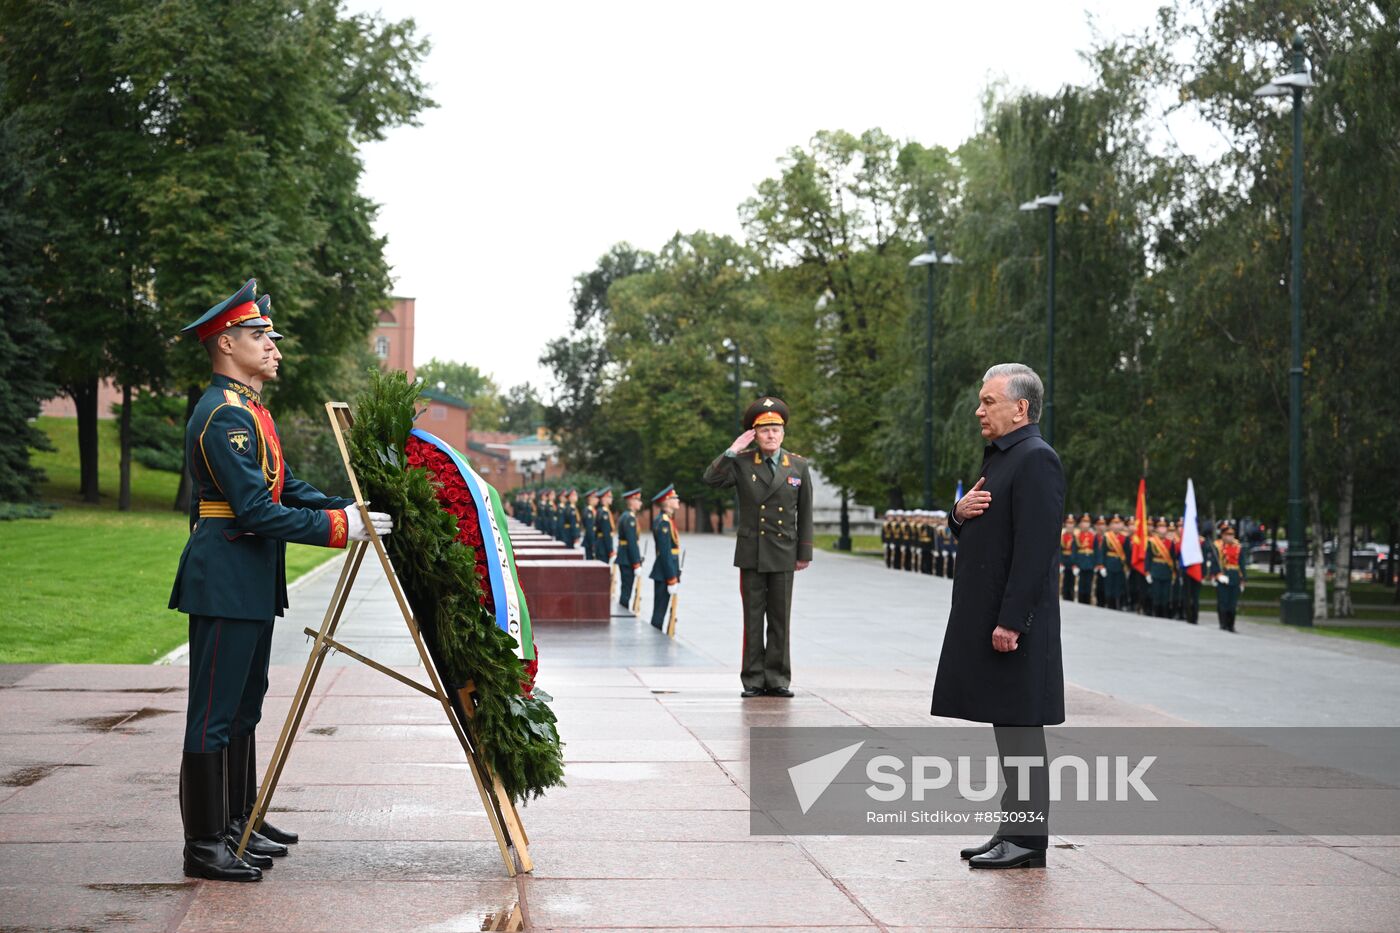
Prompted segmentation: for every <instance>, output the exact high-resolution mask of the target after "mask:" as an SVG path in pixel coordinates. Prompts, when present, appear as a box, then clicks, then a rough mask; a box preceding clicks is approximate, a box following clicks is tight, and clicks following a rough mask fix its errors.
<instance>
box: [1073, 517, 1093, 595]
mask: <svg viewBox="0 0 1400 933" xmlns="http://www.w3.org/2000/svg"><path fill="white" fill-rule="evenodd" d="M1092 522H1093V520H1092V519H1091V518H1089V513H1088V512H1085V513H1084V514H1083V515H1081V516H1079V527H1078V528H1077V529H1076V530H1075V532H1074V570H1075V576H1076V578H1077V579H1078V581H1079V587H1078V589H1079V601H1080V602H1081V603H1084V604H1085V605H1088V604H1089V602H1091V601H1092V600H1093V598H1094V576H1095V574H1094V568H1095V567H1096V566H1098V563H1099V559H1098V549H1099V548H1098V545H1099V539H1098V536H1097V535H1095V534H1094V528H1093V524H1092Z"/></svg>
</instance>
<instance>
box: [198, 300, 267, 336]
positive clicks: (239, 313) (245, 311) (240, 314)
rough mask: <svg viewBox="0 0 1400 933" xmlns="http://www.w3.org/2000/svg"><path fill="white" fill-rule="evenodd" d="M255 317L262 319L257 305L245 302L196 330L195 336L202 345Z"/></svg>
mask: <svg viewBox="0 0 1400 933" xmlns="http://www.w3.org/2000/svg"><path fill="white" fill-rule="evenodd" d="M255 317H256V318H261V317H262V312H261V311H259V310H258V306H257V303H256V302H252V301H245V302H243V304H241V305H234V306H233V307H232V308H229V309H228V310H227V311H225V312H224V313H223V314H220V315H219V316H218V317H216V318H214V319H213V320H212V321H210V322H209V323H207V324H204V325H201V326H200V327H198V328H196V329H195V332H194V335H195V337H196V338H198V340H199V342H200V343H203V342H204V341H206V340H208V339H209V338H210V337H213V336H215V335H216V334H221V333H223V332H224V331H226V330H228V329H229V328H230V327H234V326H236V325H238V324H242V323H243V322H244V321H247V320H250V319H251V318H255Z"/></svg>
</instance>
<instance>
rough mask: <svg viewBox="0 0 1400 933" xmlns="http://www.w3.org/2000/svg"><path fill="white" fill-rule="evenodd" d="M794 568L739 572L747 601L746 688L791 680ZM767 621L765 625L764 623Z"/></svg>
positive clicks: (742, 675)
mask: <svg viewBox="0 0 1400 933" xmlns="http://www.w3.org/2000/svg"><path fill="white" fill-rule="evenodd" d="M793 573H794V571H791V570H788V571H785V572H783V573H760V572H759V571H757V570H740V571H739V596H740V597H741V598H742V599H743V603H744V648H743V660H742V667H741V669H740V672H739V680H740V682H741V683H742V684H743V685H744V687H745V688H746V689H748V688H753V689H758V690H771V689H773V688H776V687H787V686H789V685H791V683H792V657H791V654H790V652H789V650H788V628H789V623H790V621H791V619H790V616H791V613H792V577H793ZM765 623H766V625H765Z"/></svg>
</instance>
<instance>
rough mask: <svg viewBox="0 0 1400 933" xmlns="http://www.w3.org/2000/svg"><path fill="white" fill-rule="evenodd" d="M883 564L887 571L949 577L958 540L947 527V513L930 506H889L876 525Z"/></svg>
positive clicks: (956, 551) (955, 555)
mask: <svg viewBox="0 0 1400 933" xmlns="http://www.w3.org/2000/svg"><path fill="white" fill-rule="evenodd" d="M880 543H881V544H883V545H884V546H885V566H886V567H889V568H890V569H891V570H907V571H909V572H911V573H928V574H932V575H933V576H935V577H949V578H951V577H952V576H953V570H954V568H955V566H956V564H957V560H958V539H957V537H956V536H954V534H953V532H952V529H950V528H949V527H948V513H947V512H944V511H942V510H931V509H891V510H890V511H888V512H886V513H885V521H884V524H883V525H882V526H881V527H880Z"/></svg>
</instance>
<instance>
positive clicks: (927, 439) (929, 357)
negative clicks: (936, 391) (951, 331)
mask: <svg viewBox="0 0 1400 933" xmlns="http://www.w3.org/2000/svg"><path fill="white" fill-rule="evenodd" d="M960 262H961V260H959V259H955V258H954V257H953V256H952V255H951V254H949V253H944V254H943V255H941V256H940V255H939V254H938V250H937V249H935V248H934V242H933V234H932V233H930V234H929V235H928V252H926V253H920V254H919V255H917V256H915V257H914V258H913V259H911V260H909V265H910V266H911V267H916V266H928V286H927V288H928V300H927V304H926V307H927V309H928V310H927V313H926V314H925V315H924V508H926V509H932V508H933V309H934V301H935V297H934V290H933V267H934V266H937V265H945V266H951V265H957V264H958V263H960Z"/></svg>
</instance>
